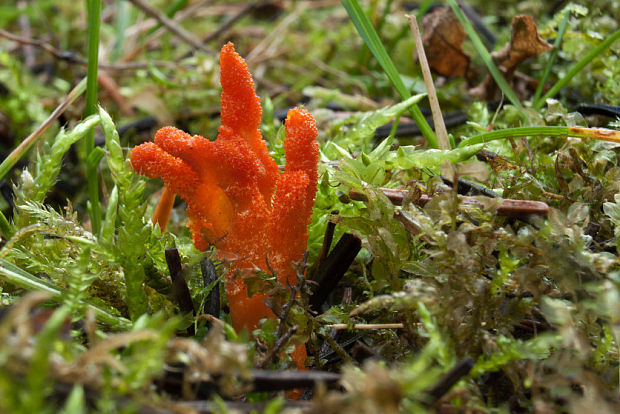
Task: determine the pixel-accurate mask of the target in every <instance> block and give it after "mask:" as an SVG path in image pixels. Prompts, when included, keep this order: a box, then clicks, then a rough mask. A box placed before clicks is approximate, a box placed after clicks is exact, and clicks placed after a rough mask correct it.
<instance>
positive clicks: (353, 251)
mask: <svg viewBox="0 0 620 414" xmlns="http://www.w3.org/2000/svg"><path fill="white" fill-rule="evenodd" d="M361 248H362V241H361V240H360V239H359V238H357V237H356V236H354V235H352V234H349V233H345V234H343V235H342V237H341V238H340V240H338V243H337V244H336V246H335V247H334V249H333V250H332V252H331V253H330V254H329V256H327V259H326V260H325V263H323V266H321V267H320V268H319V270H318V272H317V274H316V281H317V282H318V284H319V286H318V288H317V289H316V291H315V292H314V294H313V295H312V296H311V297H310V308H311V309H312V310H313V311H315V312H319V313H320V312H321V306H322V305H323V303H325V301H326V300H327V297H328V296H329V294H330V293H331V292H332V291H333V290H334V288H335V287H336V286H337V285H338V282H340V279H342V277H343V276H344V274H345V272H346V271H347V270H348V269H349V266H351V263H353V260H355V256H357V253H359V251H360V249H361Z"/></svg>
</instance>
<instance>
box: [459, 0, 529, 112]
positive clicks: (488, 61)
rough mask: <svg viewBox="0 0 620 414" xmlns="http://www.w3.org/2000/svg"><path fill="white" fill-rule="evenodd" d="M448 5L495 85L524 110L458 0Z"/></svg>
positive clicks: (511, 101) (512, 102)
mask: <svg viewBox="0 0 620 414" xmlns="http://www.w3.org/2000/svg"><path fill="white" fill-rule="evenodd" d="M448 4H449V5H450V7H451V8H452V11H453V12H454V15H455V16H456V17H457V19H459V21H460V22H461V24H462V25H463V28H464V29H465V32H466V33H467V36H468V37H469V39H470V40H471V41H472V43H473V44H474V48H475V49H476V52H478V54H479V55H480V57H481V58H482V61H483V62H484V64H485V65H486V67H487V69H488V70H489V73H490V74H491V76H492V77H493V79H495V83H497V86H499V88H500V89H501V91H502V93H503V94H504V95H505V96H506V98H508V100H509V101H510V103H511V104H513V105H514V106H516V107H517V108H523V105H521V102H519V98H517V95H515V93H514V92H513V90H512V88H511V87H510V85H509V84H508V82H506V79H504V76H503V75H502V73H501V72H500V71H499V69H498V68H497V66H496V65H495V62H493V58H492V57H491V54H490V53H489V51H488V50H487V48H486V47H485V46H484V43H482V39H480V36H478V33H476V30H475V29H474V27H473V26H472V24H471V22H470V21H469V19H468V18H467V17H466V16H465V14H464V13H463V10H461V7H460V6H459V5H458V4H457V3H456V0H448Z"/></svg>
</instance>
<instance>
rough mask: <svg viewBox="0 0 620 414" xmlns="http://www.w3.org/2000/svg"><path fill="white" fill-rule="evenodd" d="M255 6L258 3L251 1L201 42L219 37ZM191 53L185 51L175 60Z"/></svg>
mask: <svg viewBox="0 0 620 414" xmlns="http://www.w3.org/2000/svg"><path fill="white" fill-rule="evenodd" d="M257 6H260V4H253V3H249V4H247V5H246V6H245V7H244V8H242V9H241V10H240V11H239V12H238V13H237V14H235V15H234V16H233V17H231V18H230V19H228V20H226V21H225V22H224V23H222V24H221V25H220V27H218V28H217V29H216V30H215V31H214V32H212V33H209V34H208V35H207V36H206V37H205V38H204V39H202V43H203V44H207V43H209V42H211V41H213V40H215V39H217V38H218V37H220V36H221V35H222V34H224V33H225V32H227V31H228V30H230V29H231V28H232V27H233V26H234V25H235V24H236V23H237V22H238V21H239V20H241V19H242V18H243V17H244V16H245V15H246V14H248V13H250V12H251V11H253V10H254V9H255V8H256V7H257ZM191 55H192V52H188V53H185V54H184V55H183V56H181V57H180V58H178V59H177V61H179V60H183V59H186V58H188V57H190V56H191Z"/></svg>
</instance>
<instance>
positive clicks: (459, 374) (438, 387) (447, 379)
mask: <svg viewBox="0 0 620 414" xmlns="http://www.w3.org/2000/svg"><path fill="white" fill-rule="evenodd" d="M474 365H475V361H474V360H473V359H471V358H469V357H467V358H464V359H462V360H460V361H459V362H457V363H456V365H455V366H454V367H452V369H451V370H450V371H448V372H447V373H446V374H445V375H444V376H443V378H441V379H440V380H439V382H438V383H437V384H435V386H434V387H433V388H431V389H430V390H428V391H427V392H426V393H427V394H428V395H429V396H430V398H431V400H430V401H428V405H429V406H431V405H433V404H435V403H436V402H437V401H438V400H439V399H440V398H441V397H443V396H444V395H445V394H446V393H447V392H448V391H450V388H452V387H453V386H454V384H456V383H457V382H459V380H460V379H461V378H463V377H464V376H465V375H467V374H469V371H471V369H472V368H473V367H474Z"/></svg>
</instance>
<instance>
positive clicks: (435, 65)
mask: <svg viewBox="0 0 620 414" xmlns="http://www.w3.org/2000/svg"><path fill="white" fill-rule="evenodd" d="M422 28H423V31H424V34H423V36H422V42H423V43H424V50H425V52H426V57H427V59H428V65H429V66H430V68H431V69H432V70H433V72H435V73H437V74H439V75H441V76H445V77H448V78H449V77H453V76H462V77H464V78H465V79H467V80H470V79H472V78H473V77H474V72H473V71H472V70H471V69H470V67H469V62H470V57H469V55H468V54H467V53H465V52H464V51H463V41H464V40H465V29H463V26H462V25H461V23H460V22H459V21H458V19H457V18H456V16H455V15H454V13H452V10H450V9H449V8H446V7H439V8H437V9H435V10H433V12H431V13H429V14H427V15H426V16H424V18H423V19H422ZM414 60H416V57H415V56H414Z"/></svg>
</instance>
